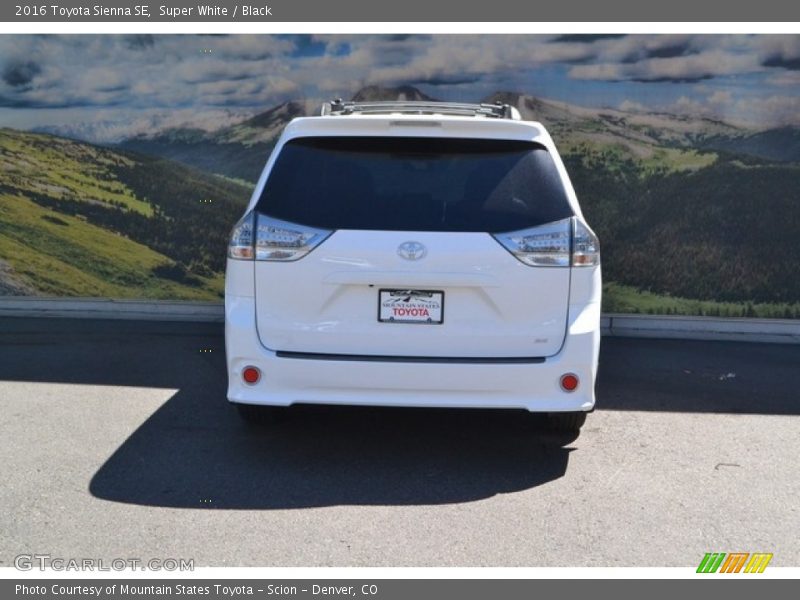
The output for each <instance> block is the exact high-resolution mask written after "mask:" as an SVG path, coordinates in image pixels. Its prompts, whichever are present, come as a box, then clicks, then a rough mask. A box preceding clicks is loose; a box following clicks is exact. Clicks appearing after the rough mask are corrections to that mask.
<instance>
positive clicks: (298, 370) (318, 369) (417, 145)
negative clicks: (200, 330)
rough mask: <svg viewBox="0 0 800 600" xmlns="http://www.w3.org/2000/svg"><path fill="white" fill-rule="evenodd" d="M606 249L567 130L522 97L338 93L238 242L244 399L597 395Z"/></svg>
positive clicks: (478, 404)
mask: <svg viewBox="0 0 800 600" xmlns="http://www.w3.org/2000/svg"><path fill="white" fill-rule="evenodd" d="M601 287H602V286H601V277H600V252H599V244H598V240H597V237H596V236H595V234H594V233H593V232H592V230H591V229H590V228H589V226H588V224H587V223H586V221H585V220H584V217H583V215H582V213H581V209H580V206H579V205H578V201H577V199H576V197H575V192H574V191H573V188H572V185H571V183H570V180H569V177H568V176H567V173H566V171H565V169H564V165H563V163H562V161H561V158H560V157H559V155H558V152H557V151H556V148H555V146H554V145H553V141H552V140H551V138H550V136H549V134H548V133H547V131H546V130H545V129H544V127H542V125H541V124H539V123H537V122H532V121H523V120H521V119H520V116H519V113H518V111H517V110H516V109H515V108H513V107H510V106H508V105H501V104H497V105H491V104H453V103H438V102H372V103H354V102H342V101H340V100H337V101H334V102H332V103H327V104H325V105H323V109H322V111H321V115H320V116H315V117H303V118H297V119H294V120H293V121H291V122H290V123H289V124H288V125H287V126H286V128H285V130H284V131H283V134H282V135H281V136H280V139H279V140H278V142H277V144H276V146H275V149H274V150H273V152H272V154H271V156H270V157H269V160H268V161H267V164H266V167H265V168H264V171H263V174H262V175H261V178H260V179H259V181H258V184H257V185H256V188H255V191H254V193H253V196H252V198H251V200H250V203H249V204H248V207H247V210H246V212H245V215H244V216H243V217H242V219H241V220H240V221H239V222H238V223H237V224H236V225H235V227H234V228H233V232H232V234H231V238H230V244H229V248H228V261H227V273H226V281H225V346H226V355H227V366H228V399H229V400H230V401H231V402H233V403H235V404H236V406H237V407H238V408H239V412H240V413H241V414H242V416H243V417H244V418H246V419H248V420H262V419H264V418H265V417H268V416H270V417H271V416H274V415H275V413H276V412H277V411H280V410H281V409H282V408H285V407H288V406H290V405H292V404H296V403H304V404H306V403H310V404H348V405H364V406H367V405H370V406H416V407H460V408H466V407H473V408H508V409H524V410H527V411H530V412H541V413H546V414H547V416H548V422H549V423H550V424H551V426H552V427H553V428H554V429H557V430H562V431H577V430H579V429H580V427H581V425H582V424H583V423H584V421H585V418H586V413H587V412H588V411H590V410H592V409H593V407H594V404H595V394H594V387H595V376H596V373H597V360H598V352H599V346H600V297H601Z"/></svg>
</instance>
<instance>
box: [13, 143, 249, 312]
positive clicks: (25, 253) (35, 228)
mask: <svg viewBox="0 0 800 600" xmlns="http://www.w3.org/2000/svg"><path fill="white" fill-rule="evenodd" d="M248 195H249V189H248V188H247V187H243V186H240V185H238V184H235V183H232V182H229V181H225V180H223V179H221V178H219V177H215V176H212V175H207V174H203V173H201V172H199V171H195V170H192V169H190V168H188V167H186V166H183V165H180V164H177V163H172V162H170V161H166V160H163V159H154V158H150V157H144V156H137V155H134V154H129V153H122V152H116V151H112V150H109V149H106V148H100V147H97V146H92V145H90V144H85V143H81V142H76V141H73V140H67V139H63V138H58V137H55V136H50V135H44V134H33V133H24V132H19V131H14V130H10V129H3V130H0V294H35V295H58V296H107V297H134V298H163V299H196V300H219V299H220V298H221V294H222V290H223V276H222V270H223V265H224V248H225V240H226V238H227V233H228V231H229V229H230V225H231V223H233V222H234V221H235V219H236V218H237V216H238V214H239V213H241V210H242V207H243V204H244V203H245V201H246V200H247V197H248Z"/></svg>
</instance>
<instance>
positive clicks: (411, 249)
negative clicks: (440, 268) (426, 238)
mask: <svg viewBox="0 0 800 600" xmlns="http://www.w3.org/2000/svg"><path fill="white" fill-rule="evenodd" d="M427 253H428V250H427V249H426V248H425V246H423V245H422V244H420V243H419V242H403V243H402V244H400V246H399V247H398V248H397V254H399V255H400V258H405V259H406V260H419V259H421V258H424V257H425V255H426V254H427Z"/></svg>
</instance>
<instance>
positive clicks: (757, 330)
mask: <svg viewBox="0 0 800 600" xmlns="http://www.w3.org/2000/svg"><path fill="white" fill-rule="evenodd" d="M0 317H51V318H77V319H126V320H142V321H188V322H200V323H222V322H224V320H225V312H224V308H223V305H222V303H216V302H177V301H175V302H173V301H165V300H157V301H156V300H111V299H105V298H32V297H21V296H11V297H5V298H0ZM601 328H602V333H603V335H605V336H613V337H643V338H674V339H683V340H721V341H736V342H771V343H781V344H800V320H792V319H746V318H720V317H681V316H673V315H669V316H661V315H636V314H605V315H603V317H602V319H601Z"/></svg>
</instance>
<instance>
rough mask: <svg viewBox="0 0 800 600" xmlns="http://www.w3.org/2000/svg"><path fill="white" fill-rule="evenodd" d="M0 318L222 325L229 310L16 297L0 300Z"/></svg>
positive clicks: (218, 306)
mask: <svg viewBox="0 0 800 600" xmlns="http://www.w3.org/2000/svg"><path fill="white" fill-rule="evenodd" d="M0 317H55V318H65V317H66V318H75V319H125V320H129V319H130V320H140V321H195V322H203V323H222V322H224V321H225V308H224V306H223V305H222V303H221V302H220V303H217V302H178V301H169V300H111V299H107V298H33V297H21V296H12V297H6V298H0Z"/></svg>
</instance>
